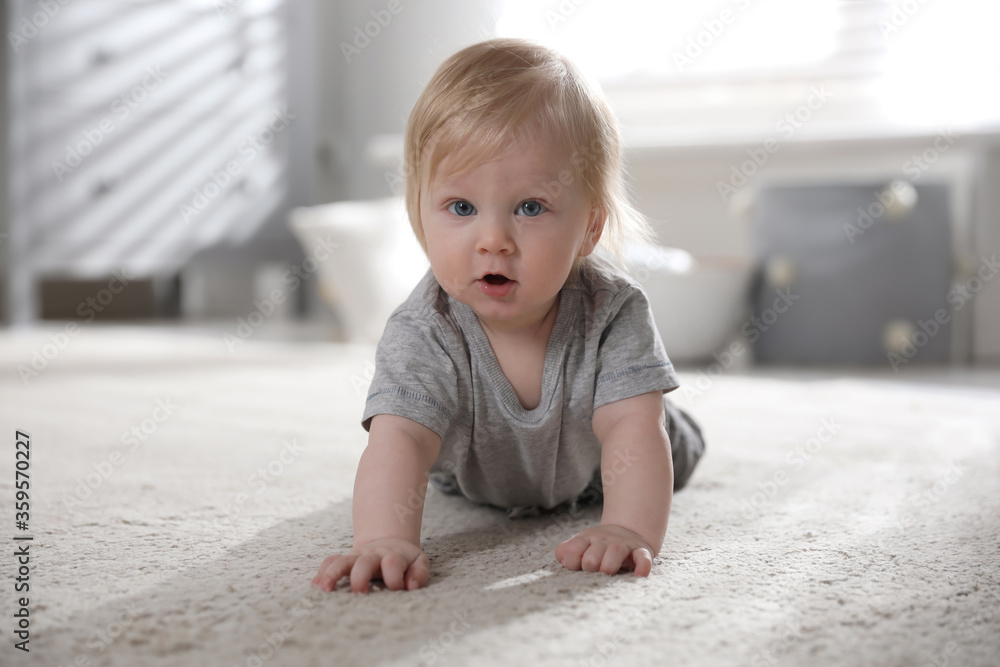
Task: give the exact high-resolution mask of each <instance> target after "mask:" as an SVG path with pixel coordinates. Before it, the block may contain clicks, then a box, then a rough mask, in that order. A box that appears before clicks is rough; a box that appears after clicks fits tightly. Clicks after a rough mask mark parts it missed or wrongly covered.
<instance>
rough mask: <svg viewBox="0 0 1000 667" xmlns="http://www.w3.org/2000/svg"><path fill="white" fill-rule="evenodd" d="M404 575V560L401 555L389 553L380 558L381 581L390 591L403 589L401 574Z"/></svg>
mask: <svg viewBox="0 0 1000 667" xmlns="http://www.w3.org/2000/svg"><path fill="white" fill-rule="evenodd" d="M405 573H406V559H405V558H403V555H402V554H400V553H398V552H396V551H390V552H389V553H387V554H386V555H385V556H383V557H382V581H384V582H385V585H386V587H387V588H388V589H389V590H391V591H398V590H400V589H401V588H403V574H405Z"/></svg>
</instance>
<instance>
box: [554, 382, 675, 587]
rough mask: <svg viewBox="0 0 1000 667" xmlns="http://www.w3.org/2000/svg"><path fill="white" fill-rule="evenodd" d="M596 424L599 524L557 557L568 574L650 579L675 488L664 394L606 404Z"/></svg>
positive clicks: (596, 414) (568, 543) (596, 413)
mask: <svg viewBox="0 0 1000 667" xmlns="http://www.w3.org/2000/svg"><path fill="white" fill-rule="evenodd" d="M593 425H594V433H595V434H596V435H597V438H598V440H600V442H601V478H602V481H603V484H604V511H603V513H602V515H601V525H600V526H596V527H594V528H588V529H587V530H584V531H582V532H580V533H578V534H577V535H575V536H574V537H573V538H571V539H569V540H567V541H565V542H563V543H562V544H560V545H559V546H558V547H557V548H556V559H558V560H559V562H560V563H562V564H563V565H564V566H565V567H566V568H568V569H570V570H580V569H583V570H585V571H587V572H597V571H598V570H599V571H601V572H604V573H605V574H615V573H616V572H618V570H620V569H621V568H622V567H624V568H626V569H629V568H631V569H634V570H635V574H636V575H637V576H642V577H645V576H648V575H649V573H650V571H651V570H652V568H653V558H655V557H656V555H657V554H658V553H659V552H660V547H661V546H663V538H664V536H665V535H666V533H667V519H668V517H669V516H670V502H671V500H672V498H673V488H674V466H673V460H672V458H671V455H670V439H669V438H668V437H667V430H666V417H665V415H664V413H663V392H662V391H653V392H649V393H646V394H640V395H639V396H633V397H632V398H626V399H624V400H621V401H615V402H613V403H608V404H606V405H602V406H601V407H599V408H597V409H596V410H594V419H593Z"/></svg>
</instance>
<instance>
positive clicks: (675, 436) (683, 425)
mask: <svg viewBox="0 0 1000 667" xmlns="http://www.w3.org/2000/svg"><path fill="white" fill-rule="evenodd" d="M663 407H664V411H665V413H666V418H667V436H668V437H669V438H670V450H671V453H672V454H673V461H674V491H680V490H681V489H682V488H684V486H685V485H686V484H687V482H688V480H689V479H690V478H691V473H693V472H694V469H695V467H696V466H697V465H698V461H700V460H701V457H702V456H704V454H705V439H704V437H703V436H702V434H701V428H699V427H698V424H697V423H696V422H695V421H694V419H692V418H691V416H690V415H689V414H688V413H686V412H684V411H683V410H681V409H680V408H679V407H677V406H676V405H674V404H673V403H671V402H670V401H669V400H668V399H667V397H666V395H664V397H663ZM430 481H431V482H432V483H433V484H434V486H436V487H437V488H438V489H440V490H441V491H443V492H444V493H448V494H457V493H459V491H458V487H457V486H455V484H454V482H452V481H449V480H447V479H443V478H440V477H439V476H437V475H434V474H432V475H431V477H430ZM603 501H604V485H603V484H602V482H601V471H600V470H598V471H597V472H596V473H595V474H594V478H593V479H592V480H591V481H590V484H588V485H587V488H586V489H584V490H583V493H581V494H580V495H579V497H577V499H576V500H572V501H568V502H565V503H563V504H562V505H560V506H559V507H556V508H553V509H551V510H547V512H559V511H562V510H563V509H564V508H565V507H566V506H569V507H570V509H571V510H576V509H578V508H579V507H581V506H585V505H594V504H596V503H600V502H603ZM504 509H505V510H506V512H507V516H508V517H510V518H511V519H520V518H524V517H531V516H538V515H539V514H541V513H542V510H541V509H539V508H538V507H537V506H535V505H532V506H529V507H508V508H504Z"/></svg>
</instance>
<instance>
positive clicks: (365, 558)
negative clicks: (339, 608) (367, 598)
mask: <svg viewBox="0 0 1000 667" xmlns="http://www.w3.org/2000/svg"><path fill="white" fill-rule="evenodd" d="M381 560H382V559H381V558H380V557H379V555H378V554H377V553H367V554H364V555H362V556H359V557H358V560H357V561H356V562H355V563H354V567H352V568H351V590H352V591H354V592H355V593H367V592H368V583H369V582H370V581H371V580H372V577H374V576H375V573H376V572H378V569H379V562H380V561H381Z"/></svg>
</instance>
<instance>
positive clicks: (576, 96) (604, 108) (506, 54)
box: [404, 39, 651, 268]
mask: <svg viewBox="0 0 1000 667" xmlns="http://www.w3.org/2000/svg"><path fill="white" fill-rule="evenodd" d="M539 137H542V138H544V139H545V140H546V144H547V145H552V146H554V147H555V149H556V150H557V151H558V152H559V156H558V161H559V162H558V163H559V164H560V165H561V166H562V168H561V169H559V170H558V174H557V175H554V177H553V178H552V179H550V180H549V181H548V182H545V183H541V184H540V185H541V187H542V189H543V190H544V191H545V192H546V193H547V194H548V195H549V196H552V197H558V196H559V195H560V194H561V192H562V191H563V189H565V188H566V187H567V186H570V185H573V186H577V187H581V188H582V191H583V192H584V193H585V195H586V197H587V198H588V199H589V202H590V205H591V206H592V207H593V208H594V209H595V215H596V218H597V219H598V220H599V223H600V225H601V227H602V229H601V230H598V238H599V239H600V243H601V244H602V245H604V246H605V247H606V248H607V249H608V250H609V251H610V252H611V254H612V255H614V256H615V257H617V258H619V260H620V259H621V251H622V248H623V245H624V244H625V243H626V242H628V241H633V240H634V241H639V242H642V241H649V240H650V238H651V233H650V231H649V227H648V224H647V223H646V221H645V219H644V218H643V217H642V216H641V215H640V214H639V213H638V212H637V211H636V210H635V209H634V208H633V207H632V206H631V205H630V203H629V200H628V196H627V192H626V188H625V185H624V180H623V169H622V146H621V138H620V133H619V130H618V124H617V120H616V118H615V116H614V114H613V113H612V111H611V109H610V108H609V107H608V105H607V103H606V102H605V100H604V98H603V96H602V95H601V93H600V92H599V90H598V89H597V88H596V86H594V85H592V84H590V83H589V82H588V81H587V80H586V79H585V78H584V77H583V76H582V75H581V73H580V72H579V71H578V70H577V69H576V67H575V66H574V65H573V64H572V63H571V62H569V61H568V60H567V59H566V58H564V57H563V56H561V55H559V54H557V53H555V52H553V51H551V50H550V49H547V48H545V47H542V46H539V45H537V44H534V43H531V42H528V41H525V40H520V39H493V40H489V41H486V42H481V43H478V44H474V45H472V46H469V47H467V48H465V49H463V50H461V51H459V52H458V53H456V54H455V55H453V56H451V57H450V58H448V59H447V60H446V61H445V62H444V63H443V64H442V65H441V66H440V67H439V68H438V70H437V72H436V73H435V74H434V76H433V78H432V79H431V81H430V83H428V84H427V87H426V88H425V89H424V91H423V93H422V94H421V96H420V98H419V99H418V100H417V103H416V105H415V106H414V108H413V111H412V112H411V114H410V118H409V122H408V123H407V127H406V140H405V155H404V157H405V165H406V168H407V172H406V174H407V178H406V209H407V213H408V214H409V218H410V224H411V225H412V226H413V231H414V233H415V234H416V237H417V240H418V241H419V242H420V245H421V246H422V247H423V249H424V251H425V252H427V240H426V236H425V234H424V225H423V222H422V218H421V203H422V202H421V197H422V193H425V192H426V191H427V187H428V185H429V184H430V183H431V182H432V181H433V180H434V179H444V178H449V177H451V176H455V175H460V174H462V173H465V172H468V171H470V170H473V169H475V168H476V167H477V166H479V165H482V164H484V163H486V162H489V161H491V160H495V159H497V158H500V157H502V156H503V155H504V154H505V153H507V152H508V151H509V150H510V148H511V147H512V146H514V145H516V144H517V143H518V142H519V141H520V140H531V139H532V138H539ZM442 162H444V163H445V164H444V168H442ZM432 263H433V262H432ZM577 263H578V262H576V261H575V262H574V263H573V268H576V266H577Z"/></svg>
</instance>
